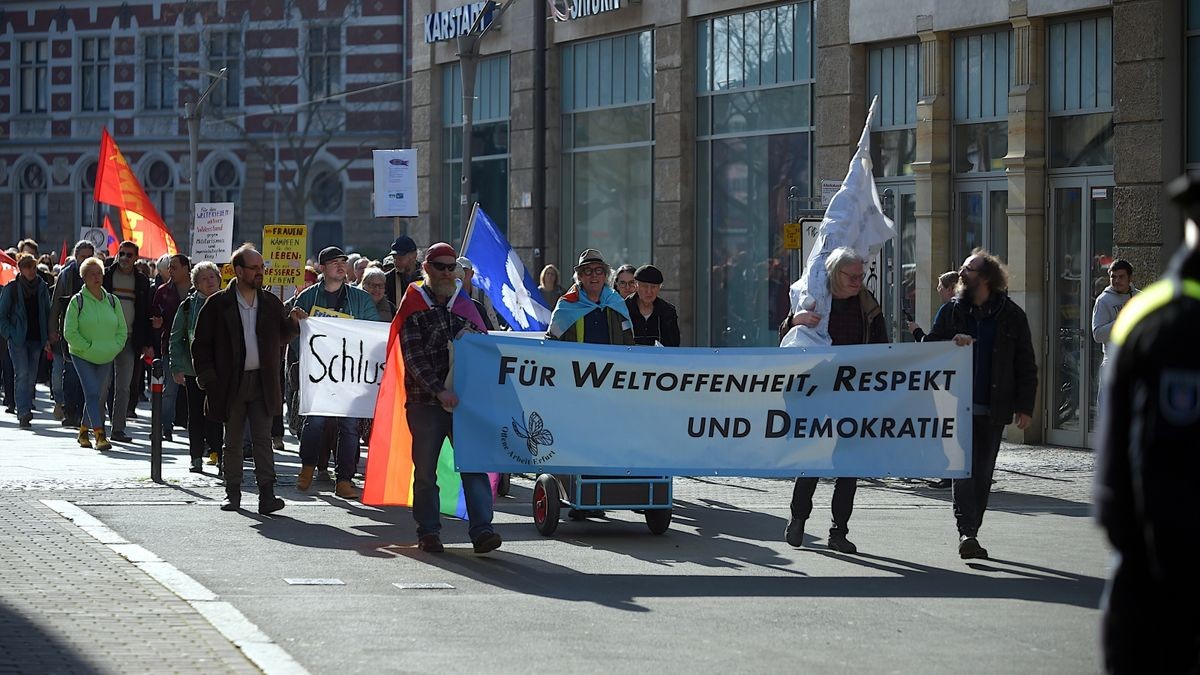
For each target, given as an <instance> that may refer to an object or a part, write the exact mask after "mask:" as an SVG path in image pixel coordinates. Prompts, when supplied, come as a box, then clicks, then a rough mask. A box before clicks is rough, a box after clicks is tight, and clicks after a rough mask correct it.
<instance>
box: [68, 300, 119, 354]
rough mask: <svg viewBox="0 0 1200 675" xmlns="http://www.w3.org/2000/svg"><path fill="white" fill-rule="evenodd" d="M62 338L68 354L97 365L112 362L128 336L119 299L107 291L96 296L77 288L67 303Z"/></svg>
mask: <svg viewBox="0 0 1200 675" xmlns="http://www.w3.org/2000/svg"><path fill="white" fill-rule="evenodd" d="M63 337H64V338H65V339H66V340H67V346H68V349H70V351H71V356H77V357H79V358H81V359H83V360H85V361H87V362H89V363H95V364H97V365H102V364H105V363H109V362H111V361H112V360H113V359H115V358H117V354H119V353H120V352H121V350H122V349H124V348H125V341H126V339H127V337H128V329H127V328H126V327H125V312H123V311H122V310H121V301H120V300H118V299H117V296H115V295H113V294H112V293H109V292H108V291H103V295H102V297H100V298H99V299H97V298H96V296H94V295H92V292H91V291H89V290H87V289H86V288H84V289H83V290H82V291H79V292H78V293H76V294H75V295H74V297H72V298H71V302H70V303H68V305H67V313H66V318H65V319H64V321H63Z"/></svg>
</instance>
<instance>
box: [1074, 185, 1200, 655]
mask: <svg viewBox="0 0 1200 675" xmlns="http://www.w3.org/2000/svg"><path fill="white" fill-rule="evenodd" d="M1168 189H1169V191H1170V192H1172V193H1173V196H1174V198H1175V199H1176V200H1177V201H1179V202H1182V205H1183V206H1184V207H1185V208H1186V209H1187V211H1188V215H1189V216H1190V219H1189V221H1188V223H1187V226H1186V230H1185V234H1184V245H1183V247H1182V249H1181V250H1180V251H1179V253H1178V254H1177V255H1176V257H1175V258H1174V260H1172V262H1171V264H1170V266H1169V268H1168V270H1167V273H1166V275H1165V276H1164V278H1163V279H1162V280H1161V281H1159V282H1157V283H1154V284H1152V285H1150V286H1149V287H1147V288H1145V289H1144V290H1142V292H1141V293H1139V294H1138V295H1137V296H1136V297H1135V298H1133V299H1132V300H1130V301H1129V303H1128V304H1126V305H1125V308H1124V309H1122V310H1121V313H1120V314H1119V315H1118V316H1117V321H1116V323H1115V324H1114V325H1113V328H1112V333H1111V335H1110V336H1109V339H1110V343H1109V347H1110V349H1109V358H1108V364H1107V366H1106V370H1105V371H1104V377H1103V378H1102V381H1103V383H1104V395H1103V396H1101V397H1100V406H1101V408H1100V415H1099V423H1100V428H1099V430H1098V431H1097V437H1098V439H1099V445H1098V447H1097V449H1096V490H1095V495H1096V497H1095V499H1096V518H1097V520H1099V522H1100V525H1101V526H1103V527H1104V531H1105V533H1106V534H1107V535H1108V540H1109V541H1110V542H1111V543H1112V546H1113V548H1114V549H1116V554H1117V556H1116V563H1115V565H1112V566H1110V568H1109V569H1110V574H1111V576H1110V578H1109V582H1108V588H1107V590H1106V592H1105V594H1104V600H1103V602H1102V603H1101V611H1102V615H1101V631H1100V634H1101V643H1102V645H1103V655H1104V669H1105V670H1106V671H1107V672H1110V673H1197V672H1200V615H1197V613H1196V612H1195V610H1194V609H1192V608H1194V607H1196V603H1197V602H1200V577H1198V576H1197V575H1196V571H1195V564H1196V563H1195V556H1194V554H1193V553H1192V550H1193V549H1192V546H1194V545H1195V543H1196V539H1197V537H1200V520H1198V519H1197V518H1196V506H1195V504H1196V498H1195V496H1194V495H1195V492H1194V487H1193V485H1194V483H1195V481H1196V474H1197V473H1200V455H1198V454H1197V453H1196V439H1197V438H1200V351H1198V350H1197V349H1196V346H1195V345H1196V341H1197V339H1200V225H1197V222H1200V182H1196V181H1194V180H1192V179H1190V178H1188V177H1183V178H1180V179H1177V181H1176V182H1174V183H1172V184H1171V185H1170V186H1169V188H1168ZM1181 610H1182V611H1181Z"/></svg>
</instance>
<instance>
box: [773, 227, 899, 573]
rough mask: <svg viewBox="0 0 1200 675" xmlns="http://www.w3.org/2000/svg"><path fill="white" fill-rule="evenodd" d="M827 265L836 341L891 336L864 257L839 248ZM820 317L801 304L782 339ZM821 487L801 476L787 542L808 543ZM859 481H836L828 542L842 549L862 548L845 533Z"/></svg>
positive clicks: (884, 339) (781, 329)
mask: <svg viewBox="0 0 1200 675" xmlns="http://www.w3.org/2000/svg"><path fill="white" fill-rule="evenodd" d="M825 271H826V273H827V274H828V276H829V291H830V294H831V295H832V296H833V302H832V303H831V304H830V307H829V337H830V338H831V339H832V341H833V344H834V345H861V344H882V343H886V342H889V340H888V334H887V324H886V323H885V321H884V318H883V311H882V310H881V309H880V307H879V302H878V301H876V300H875V296H874V295H871V291H869V290H867V289H866V288H864V287H863V278H864V276H865V273H864V272H863V258H862V256H861V255H859V254H858V253H856V252H855V251H854V249H851V248H846V247H841V248H836V249H834V250H833V252H831V253H830V254H829V257H828V258H826V260H825ZM820 321H821V317H820V315H818V314H816V313H815V312H810V311H807V310H801V311H800V312H798V313H796V314H794V315H793V314H789V315H788V317H787V319H786V320H784V322H783V325H781V326H780V327H779V337H780V339H782V338H783V336H784V335H785V334H786V333H787V332H788V331H789V330H791V328H792V326H800V325H804V326H808V327H809V328H813V327H815V326H816V325H817V324H818V323H820ZM816 490H817V479H816V478H811V477H801V478H797V479H796V485H795V487H794V488H793V490H792V505H791V508H792V518H791V520H789V521H788V524H787V529H786V530H784V538H785V539H786V540H787V543H789V544H791V545H792V546H795V547H797V548H799V547H800V546H802V545H803V543H804V522H805V521H806V520H808V516H809V515H810V514H812V507H813V504H812V498H813V493H814V492H816ZM857 490H858V481H857V480H856V479H854V478H838V479H837V482H836V483H834V485H833V523H832V525H831V527H830V528H829V540H828V546H829V548H831V549H833V550H835V551H837V552H839V553H858V547H857V546H855V545H854V543H853V542H851V541H850V540H849V539H847V538H846V535H847V534H848V533H849V532H850V528H849V523H850V514H851V513H852V512H853V511H854V494H855V492H856V491H857Z"/></svg>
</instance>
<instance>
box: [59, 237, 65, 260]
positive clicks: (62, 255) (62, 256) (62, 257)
mask: <svg viewBox="0 0 1200 675" xmlns="http://www.w3.org/2000/svg"><path fill="white" fill-rule="evenodd" d="M66 262H67V240H66V239H63V246H62V253H59V254H58V264H59V265H64V264H66Z"/></svg>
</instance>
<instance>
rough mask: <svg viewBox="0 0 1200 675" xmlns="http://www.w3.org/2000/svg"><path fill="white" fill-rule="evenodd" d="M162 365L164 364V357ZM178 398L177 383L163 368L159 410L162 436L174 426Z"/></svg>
mask: <svg viewBox="0 0 1200 675" xmlns="http://www.w3.org/2000/svg"><path fill="white" fill-rule="evenodd" d="M163 365H164V366H166V361H165V359H164V361H163ZM177 398H179V385H178V384H176V383H175V378H173V377H171V373H170V372H167V369H166V368H163V395H162V410H160V411H159V415H162V417H160V418H159V422H161V423H162V432H163V436H166V435H167V434H169V433H171V427H173V426H175V399H177Z"/></svg>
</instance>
